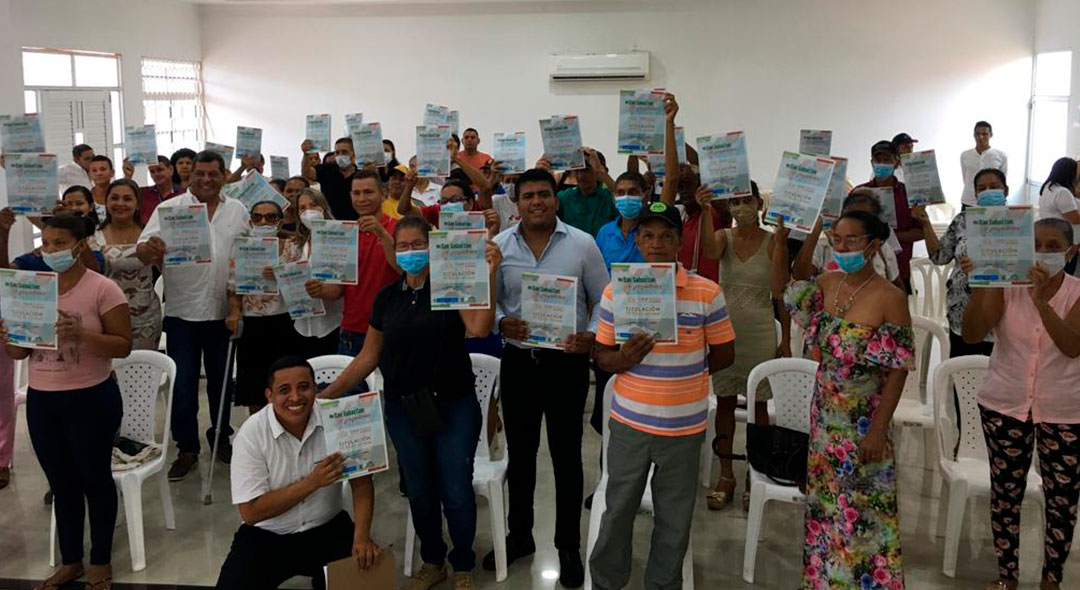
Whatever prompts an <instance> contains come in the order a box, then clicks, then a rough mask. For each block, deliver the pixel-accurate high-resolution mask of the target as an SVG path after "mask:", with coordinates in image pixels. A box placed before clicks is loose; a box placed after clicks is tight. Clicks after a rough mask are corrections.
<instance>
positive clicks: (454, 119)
mask: <svg viewBox="0 0 1080 590" xmlns="http://www.w3.org/2000/svg"><path fill="white" fill-rule="evenodd" d="M446 124H447V125H449V126H450V133H453V134H454V135H461V131H460V128H461V113H459V112H457V111H450V112H449V113H447V114H446Z"/></svg>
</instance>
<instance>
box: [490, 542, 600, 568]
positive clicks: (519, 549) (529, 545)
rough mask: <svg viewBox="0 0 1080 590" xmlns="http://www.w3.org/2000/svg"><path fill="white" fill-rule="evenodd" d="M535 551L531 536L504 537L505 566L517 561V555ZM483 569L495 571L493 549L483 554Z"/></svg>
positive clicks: (524, 555)
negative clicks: (520, 537)
mask: <svg viewBox="0 0 1080 590" xmlns="http://www.w3.org/2000/svg"><path fill="white" fill-rule="evenodd" d="M533 553H536V543H535V542H534V541H533V540H532V538H531V537H530V538H528V539H526V540H523V541H519V540H517V539H515V538H514V537H511V536H509V535H507V537H506V567H510V564H511V563H514V562H515V561H517V559H518V558H519V557H528V556H529V555H532V554H533ZM484 569H485V570H487V571H489V572H493V571H495V551H494V550H492V551H491V552H490V553H488V554H487V555H485V556H484ZM582 575H584V574H582Z"/></svg>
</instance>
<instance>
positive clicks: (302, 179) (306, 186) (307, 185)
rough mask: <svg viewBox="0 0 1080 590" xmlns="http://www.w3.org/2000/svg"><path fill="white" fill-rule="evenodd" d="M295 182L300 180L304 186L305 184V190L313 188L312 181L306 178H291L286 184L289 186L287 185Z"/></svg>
mask: <svg viewBox="0 0 1080 590" xmlns="http://www.w3.org/2000/svg"><path fill="white" fill-rule="evenodd" d="M294 180H299V181H300V182H301V183H303V184H304V188H311V181H310V180H308V179H306V178H304V177H303V176H291V177H289V179H288V180H286V181H285V182H286V184H287V183H290V182H292V181H294Z"/></svg>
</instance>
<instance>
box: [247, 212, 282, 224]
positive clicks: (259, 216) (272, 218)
mask: <svg viewBox="0 0 1080 590" xmlns="http://www.w3.org/2000/svg"><path fill="white" fill-rule="evenodd" d="M251 221H252V222H253V223H259V222H262V221H265V222H267V223H277V222H279V221H281V216H280V215H278V214H277V213H252V214H251Z"/></svg>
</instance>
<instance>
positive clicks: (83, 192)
mask: <svg viewBox="0 0 1080 590" xmlns="http://www.w3.org/2000/svg"><path fill="white" fill-rule="evenodd" d="M67 192H68V199H67V200H66V201H65V203H63V204H61V205H59V206H58V207H57V209H55V210H54V212H55V215H57V216H61V215H69V216H72V217H79V218H80V219H82V220H83V223H85V224H86V230H87V233H88V234H90V238H88V239H87V241H86V245H87V246H88V247H87V248H86V249H85V250H84V251H82V252H81V253H80V255H79V256H80V257H81V258H82V263H83V265H84V266H85V267H86V268H88V269H90V270H92V271H94V272H101V269H103V268H105V258H104V257H103V256H102V254H101V252H100V248H99V245H98V243H97V241H96V240H95V239H94V237H93V233H94V229H95V228H97V218H96V217H95V215H96V214H95V213H94V211H93V209H92V208H90V205H89V203H90V201H89V198H90V197H89V194H90V191H89V190H88V189H87V188H86V187H82V186H73V187H71V188H69V189H68V191H67ZM77 203H82V206H81V207H79V206H77V205H76V204H77ZM83 211H89V214H88V215H84V214H83V213H82V212H83ZM35 221H36V220H35ZM40 223H41V222H40V221H38V224H40ZM13 225H15V214H14V213H13V212H12V211H11V208H10V207H4V208H3V209H0V268H15V269H18V270H36V271H42V272H49V270H50V269H49V265H48V264H46V263H45V259H44V258H43V257H42V255H41V248H35V249H34V250H32V251H30V252H27V253H25V254H22V255H20V256H18V257H16V258H15V260H11V261H10V262H9V260H8V239H9V237H10V235H11V228H12V226H13Z"/></svg>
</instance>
